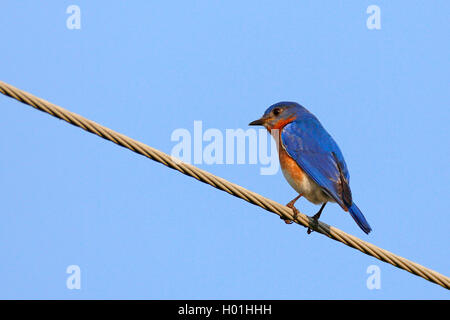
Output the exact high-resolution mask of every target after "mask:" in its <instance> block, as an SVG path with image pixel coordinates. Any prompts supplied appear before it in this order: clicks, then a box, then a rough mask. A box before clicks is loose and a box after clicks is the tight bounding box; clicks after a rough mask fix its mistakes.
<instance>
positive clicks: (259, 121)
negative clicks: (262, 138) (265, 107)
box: [248, 118, 267, 126]
mask: <svg viewBox="0 0 450 320" xmlns="http://www.w3.org/2000/svg"><path fill="white" fill-rule="evenodd" d="M266 120H267V119H265V118H261V119H258V120H255V121H252V122H250V123H249V124H248V125H249V126H263V125H264V123H266Z"/></svg>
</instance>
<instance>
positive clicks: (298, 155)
mask: <svg viewBox="0 0 450 320" xmlns="http://www.w3.org/2000/svg"><path fill="white" fill-rule="evenodd" d="M249 125H262V126H264V127H265V128H266V129H267V130H268V131H269V132H270V133H271V134H272V136H273V137H274V138H275V140H277V141H278V154H279V159H280V165H281V169H282V171H283V175H284V177H285V178H286V180H287V181H288V183H289V184H290V185H291V187H292V188H294V190H296V191H297V192H298V194H299V195H298V196H297V197H296V198H294V199H293V200H292V201H290V202H289V203H288V204H287V206H288V207H289V208H291V209H292V210H293V212H294V218H296V216H297V214H298V210H297V209H296V208H295V206H294V204H295V202H296V201H297V200H298V199H299V198H300V197H301V196H304V197H305V198H306V199H307V200H308V201H310V202H312V203H314V204H322V206H321V208H320V210H319V211H318V212H317V213H316V214H315V215H314V216H313V219H314V220H315V221H316V222H317V221H318V220H319V218H320V215H321V213H322V211H323V209H324V208H325V205H326V204H327V203H328V202H337V203H338V204H339V205H340V206H341V208H342V209H343V210H345V211H346V212H349V213H350V215H351V216H352V218H353V219H354V220H355V222H356V223H357V224H358V226H359V227H360V228H361V229H362V230H363V231H364V232H365V233H366V234H368V233H369V232H370V231H371V230H372V228H371V227H370V225H369V223H368V222H367V220H366V218H365V217H364V215H363V214H362V212H361V211H360V210H359V208H358V207H357V206H356V204H355V203H354V202H353V199H352V192H351V190H350V185H349V179H350V176H349V172H348V169H347V165H346V164H345V160H344V157H343V155H342V152H341V150H340V149H339V147H338V145H337V144H336V142H335V141H334V140H333V138H332V137H331V136H330V134H329V133H328V132H327V131H326V130H325V128H324V127H323V126H322V124H321V123H320V122H319V120H318V119H317V118H316V117H315V116H314V115H313V114H312V113H311V112H309V111H308V110H307V109H306V108H304V107H303V106H301V105H299V104H298V103H296V102H279V103H276V104H274V105H272V106H270V107H269V108H268V109H267V110H266V112H265V113H264V115H263V116H262V118H260V119H258V120H255V121H253V122H251V123H250V124H249ZM285 221H286V223H292V221H289V220H285ZM308 233H311V230H310V229H308Z"/></svg>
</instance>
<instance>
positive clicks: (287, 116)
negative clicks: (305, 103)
mask: <svg viewBox="0 0 450 320" xmlns="http://www.w3.org/2000/svg"><path fill="white" fill-rule="evenodd" d="M304 111H306V112H308V111H307V110H306V109H305V108H304V107H302V106H301V105H299V104H298V103H296V102H278V103H275V104H273V105H271V106H270V107H269V108H268V109H267V110H266V112H264V115H263V116H262V117H261V118H260V119H258V120H255V121H252V122H250V123H249V125H250V126H264V127H265V128H266V129H267V130H272V129H282V128H283V127H284V126H285V125H286V124H288V123H290V122H292V121H294V120H295V119H297V117H298V116H299V114H300V113H301V112H304Z"/></svg>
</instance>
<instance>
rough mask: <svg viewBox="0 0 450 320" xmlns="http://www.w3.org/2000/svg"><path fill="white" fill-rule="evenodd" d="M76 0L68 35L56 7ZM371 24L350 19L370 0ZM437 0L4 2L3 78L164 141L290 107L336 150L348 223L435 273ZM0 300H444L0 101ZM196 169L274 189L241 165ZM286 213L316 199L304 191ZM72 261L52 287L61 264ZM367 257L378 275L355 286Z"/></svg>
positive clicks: (440, 176) (444, 98)
mask: <svg viewBox="0 0 450 320" xmlns="http://www.w3.org/2000/svg"><path fill="white" fill-rule="evenodd" d="M71 4H76V5H78V6H79V7H80V9H81V29H80V30H69V29H68V28H67V27H66V19H67V18H68V17H69V14H67V13H66V9H67V7H68V6H69V5H71ZM371 4H375V5H378V6H379V7H380V9H381V30H369V29H368V28H367V27H366V20H367V18H368V16H369V15H368V14H367V13H366V9H367V7H368V6H369V5H371ZM449 11H450V3H449V2H448V1H433V2H425V1H421V2H419V1H345V2H344V1H282V2H280V1H278V2H276V3H275V2H269V1H246V2H242V1H241V2H237V1H235V2H232V1H228V2H226V3H225V2H223V1H188V2H181V1H178V2H167V3H162V2H158V3H156V2H150V1H134V2H133V3H129V2H125V1H113V2H110V1H108V2H107V1H95V2H93V1H54V2H52V3H47V4H45V5H43V4H42V3H41V2H38V1H20V2H17V1H6V2H5V3H3V4H2V10H1V11H0V28H1V30H4V32H2V46H1V50H0V65H1V80H3V81H5V82H8V83H11V84H12V85H15V86H17V87H19V88H21V89H24V90H26V91H29V92H31V93H33V94H35V95H37V96H39V97H42V98H44V99H47V100H49V101H51V102H53V103H56V104H58V105H61V106H63V107H65V108H68V109H69V110H71V111H74V112H76V113H79V114H81V115H84V116H85V117H88V118H90V119H92V120H94V121H97V122H99V123H102V124H103V125H106V126H108V127H110V128H112V129H114V130H117V131H119V132H122V133H124V134H126V135H128V136H131V137H133V138H135V139H138V140H140V141H142V142H145V143H146V144H148V145H150V146H153V147H156V148H158V149H161V150H163V151H165V152H167V153H170V151H171V149H172V147H173V146H174V142H172V141H171V140H170V136H171V134H172V132H173V131H174V130H175V129H177V128H186V129H188V130H192V128H193V122H194V120H202V121H203V126H204V128H205V129H206V128H217V129H219V130H225V129H227V128H243V129H247V128H248V127H247V124H248V123H249V122H250V121H252V120H254V119H256V118H258V117H259V116H260V115H261V114H262V113H263V112H264V110H265V109H266V107H268V106H269V105H271V104H272V103H275V102H277V101H280V100H293V101H298V102H300V103H301V104H303V105H304V106H306V107H307V108H308V109H310V110H311V111H312V112H313V113H314V114H316V115H317V117H318V118H319V119H320V120H321V122H322V124H323V125H324V126H325V127H326V128H327V129H328V131H329V132H330V133H331V134H332V135H333V137H334V138H335V140H336V141H337V142H338V144H339V145H340V147H341V149H342V151H343V153H344V156H345V158H346V161H347V165H348V167H349V170H350V174H351V187H352V190H353V196H354V199H355V200H356V202H357V203H358V205H359V207H360V208H361V209H362V211H363V212H364V214H365V216H366V217H367V219H368V220H369V222H370V224H371V226H372V227H373V230H374V231H373V233H372V234H370V235H369V236H366V235H365V234H364V233H363V232H362V231H361V230H360V229H359V228H358V227H357V225H356V224H355V223H354V222H353V220H352V219H351V217H350V216H349V215H348V214H346V213H345V212H343V211H342V210H341V209H340V208H339V207H338V206H337V205H329V206H328V207H327V208H326V210H325V212H324V214H323V215H322V220H323V221H324V222H326V223H328V224H331V225H334V226H336V227H338V228H340V229H343V230H345V231H347V232H349V233H351V234H354V235H356V236H358V237H361V238H363V239H365V240H368V241H370V242H373V243H374V244H376V245H378V246H381V247H383V248H385V249H388V250H389V251H392V252H394V253H397V254H399V255H402V256H404V257H406V258H409V259H411V260H413V261H416V262H418V263H421V264H424V265H425V266H427V267H430V268H432V269H435V270H437V271H439V272H442V273H444V274H446V275H450V259H449V240H450V239H449V227H450V215H449V208H448V201H447V200H448V192H449V188H448V181H449V180H450V168H449V165H448V164H449V162H450V153H449V138H450V135H449V130H448V123H449V120H450V108H449V102H450V99H449V98H450V92H449V83H450V81H449V80H450V79H449V78H450V70H449V69H450V68H449V66H450V63H449V47H450V45H449V41H448V39H449V25H448V12H449ZM0 105H1V112H2V115H1V117H0V152H1V157H0V177H1V180H0V200H1V223H0V261H1V263H0V278H1V285H0V298H7V299H9V298H31V299H36V298H37V299H43V298H57V299H93V298H95V299H103V298H105V299H110V298H135V299H141V298H150V299H185V298H186V299H228V298H235V299H252V298H255V299H335V298H337V299H347V298H352V299H398V298H406V299H420V298H425V299H429V298H436V299H448V298H449V295H448V292H447V291H446V290H445V289H443V288H441V287H439V286H437V285H435V284H432V283H429V282H427V281H425V280H423V279H421V278H419V277H416V276H413V275H411V274H409V273H407V272H405V271H402V270H399V269H397V268H395V267H392V266H390V265H388V264H385V263H382V262H380V261H378V260H376V259H374V258H371V257H369V256H366V255H364V254H362V253H360V252H358V251H355V250H353V249H351V248H348V247H346V246H344V245H342V244H340V243H337V242H335V241H331V240H329V239H327V238H326V237H323V236H321V235H319V234H315V233H313V234H311V235H309V236H308V235H307V234H306V229H304V228H302V227H299V226H296V225H285V224H284V223H283V222H282V221H281V220H280V219H279V218H278V217H277V216H275V215H273V214H270V213H268V212H265V211H264V210H262V209H261V208H259V207H255V206H253V205H250V204H248V203H246V202H244V201H242V200H240V199H237V198H234V197H231V196H229V195H228V194H226V193H224V192H220V191H218V190H216V189H213V188H211V187H209V186H207V185H205V184H202V183H199V182H197V181H196V180H194V179H192V178H189V177H186V176H184V175H182V174H180V173H177V172H175V171H173V170H170V169H168V168H166V167H165V166H163V165H161V164H158V163H155V162H152V161H150V160H148V159H146V158H144V157H141V156H138V155H136V154H134V153H132V152H130V151H128V150H125V149H123V148H120V147H117V146H116V145H114V144H112V143H110V142H107V141H105V140H103V139H100V138H98V137H96V136H93V135H91V134H88V133H86V132H84V131H82V130H80V129H78V128H75V127H73V126H70V125H68V124H66V123H64V122H63V121H59V120H56V119H54V118H52V117H50V116H48V115H46V114H44V113H41V112H38V111H36V110H33V109H31V108H30V107H27V106H25V105H22V104H20V103H18V102H16V101H14V100H12V99H9V98H6V97H3V96H0ZM201 167H202V168H203V169H205V170H208V171H211V172H212V173H215V174H217V175H219V176H221V177H224V178H226V179H228V180H231V181H233V182H235V183H238V184H240V185H242V186H244V187H246V188H249V189H251V190H253V191H255V192H258V193H261V194H262V195H264V196H267V197H269V198H271V199H274V200H276V201H278V202H281V203H287V202H288V201H289V200H291V199H292V198H293V197H294V196H295V195H296V194H295V192H294V190H293V189H291V187H290V186H289V185H288V184H287V182H286V181H285V180H284V178H283V176H282V174H281V172H279V173H278V174H276V175H273V176H262V175H260V174H259V169H260V166H259V165H255V164H253V165H251V164H245V165H237V164H234V165H206V164H203V165H201ZM298 208H299V209H300V210H301V211H302V212H304V213H307V214H310V215H311V214H313V213H314V212H315V211H316V210H317V209H318V207H317V206H313V205H311V204H308V203H307V202H306V201H305V200H304V199H303V200H300V201H299V202H298ZM69 265H78V266H79V267H80V269H81V289H80V290H77V289H74V290H69V289H68V288H67V287H66V279H67V277H68V276H69V275H68V274H67V273H66V268H67V267H68V266H69ZM370 265H376V266H378V267H379V268H380V272H381V273H380V276H381V289H379V290H369V289H368V288H367V286H366V280H367V278H368V276H369V275H368V274H367V273H366V270H367V268H368V267H369V266H370Z"/></svg>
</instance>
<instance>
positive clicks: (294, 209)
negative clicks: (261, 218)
mask: <svg viewBox="0 0 450 320" xmlns="http://www.w3.org/2000/svg"><path fill="white" fill-rule="evenodd" d="M292 202H293V201H291V202H289V203H288V204H287V205H286V207H288V208H291V209H292V212H293V213H294V214H293V219H292V220H289V219H284V218H283V217H280V218H281V219H283V220H284V222H285V223H286V224H292V223H293V222H294V221H295V220H297V217H298V213H299V211H298V210H297V208H296V207H294V204H293V203H292Z"/></svg>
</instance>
